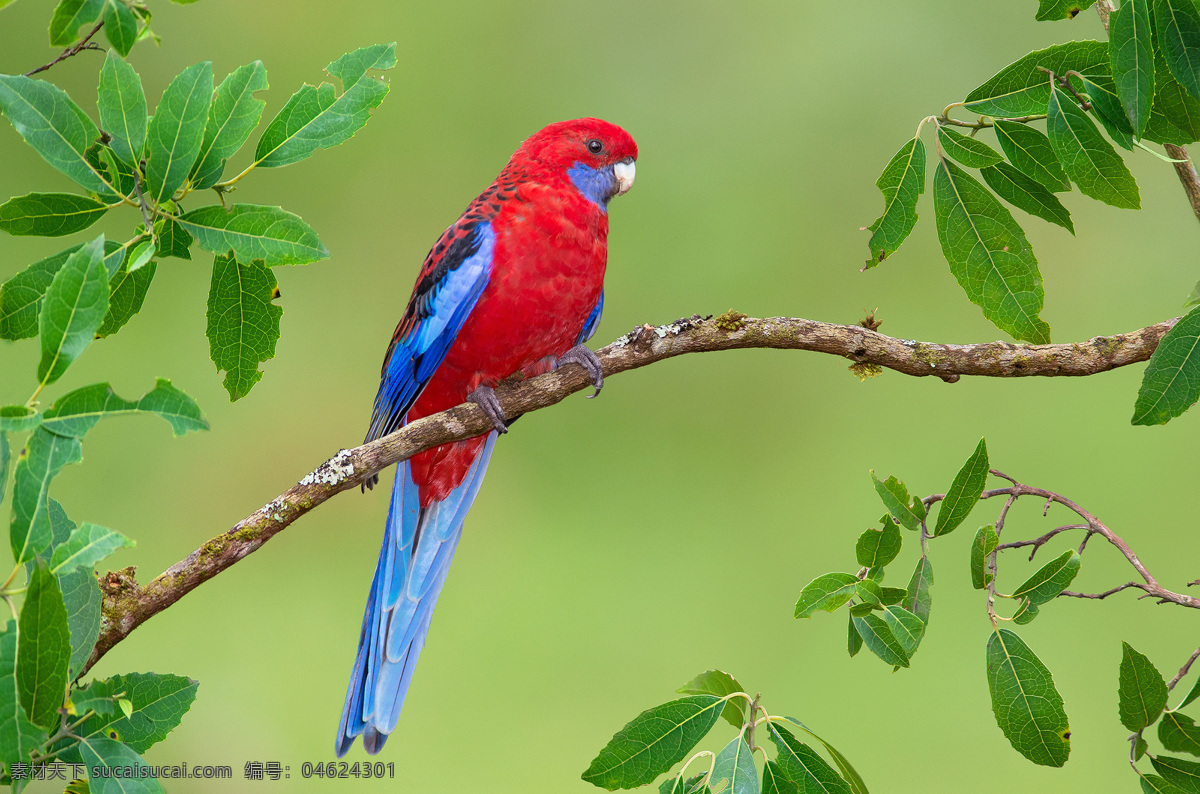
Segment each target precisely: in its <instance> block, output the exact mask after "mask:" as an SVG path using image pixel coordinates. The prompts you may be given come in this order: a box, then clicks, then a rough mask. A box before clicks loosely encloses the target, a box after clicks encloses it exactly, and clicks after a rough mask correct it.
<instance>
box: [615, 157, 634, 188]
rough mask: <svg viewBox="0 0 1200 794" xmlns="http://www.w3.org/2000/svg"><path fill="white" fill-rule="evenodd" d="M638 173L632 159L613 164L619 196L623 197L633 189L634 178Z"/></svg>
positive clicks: (628, 158)
mask: <svg viewBox="0 0 1200 794" xmlns="http://www.w3.org/2000/svg"><path fill="white" fill-rule="evenodd" d="M636 172H637V166H636V165H635V164H634V162H633V158H632V157H627V158H625V159H624V160H622V161H620V162H619V163H613V176H615V177H616V178H617V195H618V196H620V195H623V194H625V193H627V192H628V191H629V188H631V187H633V178H634V176H635V174H636Z"/></svg>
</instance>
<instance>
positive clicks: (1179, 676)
mask: <svg viewBox="0 0 1200 794" xmlns="http://www.w3.org/2000/svg"><path fill="white" fill-rule="evenodd" d="M1197 659H1200V648H1197V649H1196V650H1194V651H1192V655H1191V656H1189V657H1188V660H1187V661H1186V662H1184V663H1183V667H1180V668H1179V672H1178V673H1176V674H1175V677H1174V678H1172V679H1171V680H1170V682H1168V683H1167V690H1168V691H1170V690H1172V689H1174V688H1175V685H1176V684H1178V683H1179V682H1180V681H1181V680H1183V677H1184V676H1185V675H1187V674H1188V670H1191V669H1192V663H1193V662H1195V661H1196V660H1197Z"/></svg>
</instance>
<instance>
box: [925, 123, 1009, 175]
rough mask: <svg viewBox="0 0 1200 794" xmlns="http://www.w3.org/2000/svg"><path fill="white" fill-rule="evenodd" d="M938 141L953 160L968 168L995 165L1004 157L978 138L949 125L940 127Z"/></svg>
mask: <svg viewBox="0 0 1200 794" xmlns="http://www.w3.org/2000/svg"><path fill="white" fill-rule="evenodd" d="M937 135H938V143H940V144H941V145H942V150H943V151H944V152H945V153H946V156H947V157H949V158H950V159H951V160H955V161H957V162H959V163H962V164H963V165H965V166H967V167H968V168H984V167H986V166H989V165H995V164H996V163H999V162H1001V161H1002V160H1003V159H1004V158H1003V157H1001V156H1000V154H999V153H998V152H997V151H996V150H995V149H993V148H992V147H990V146H988V145H987V144H986V143H984V142H983V141H981V140H979V139H978V138H970V137H968V136H966V135H963V134H961V133H957V132H955V131H954V130H952V129H950V128H949V127H938V131H937Z"/></svg>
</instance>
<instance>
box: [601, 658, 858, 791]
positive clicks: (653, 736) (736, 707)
mask: <svg viewBox="0 0 1200 794" xmlns="http://www.w3.org/2000/svg"><path fill="white" fill-rule="evenodd" d="M678 692H679V693H680V694H683V695H684V697H682V698H678V699H676V700H672V701H670V702H667V703H663V704H662V705H659V706H655V707H654V708H650V709H647V710H646V711H643V712H642V713H641V714H639V715H638V716H636V717H634V718H633V720H632V721H630V723H629V724H628V725H626V726H625V727H624V728H622V729H621V730H620V731H618V732H617V734H616V735H615V736H613V738H612V739H611V740H609V742H608V744H607V745H605V746H604V748H603V749H602V750H601V751H600V753H599V755H597V756H596V758H595V760H593V761H592V763H591V766H589V767H588V769H587V771H585V772H584V773H583V779H584V780H586V781H587V782H589V783H591V784H593V785H595V786H599V787H600V788H604V789H608V790H609V791H615V790H617V789H629V788H636V787H638V786H643V785H646V784H648V783H652V782H653V781H654V780H655V779H656V778H657V777H658V776H659V775H662V774H664V773H667V772H669V771H670V770H671V769H672V767H674V766H675V765H676V764H679V763H680V762H683V764H682V765H681V766H679V768H678V770H677V771H675V772H674V773H672V774H669V775H668V776H667V778H666V779H665V780H663V781H662V783H661V784H660V785H659V791H660V792H662V794H692V793H693V792H694V793H696V794H701V793H703V794H708V793H709V792H727V793H728V794H800V792H817V791H819V792H826V793H827V794H867V786H866V784H865V783H864V782H863V779H862V777H861V776H859V774H858V772H856V771H855V769H854V767H853V766H852V765H851V764H850V762H849V761H848V760H847V759H846V757H845V756H844V755H842V754H841V753H840V752H838V750H837V749H836V748H834V747H833V746H832V745H830V744H829V743H828V742H826V741H825V740H824V739H822V738H821V737H820V736H818V735H817V734H815V733H813V732H812V731H811V730H809V728H808V727H807V726H805V725H804V724H803V723H801V722H800V721H798V720H795V719H792V718H791V717H782V716H776V715H770V714H768V713H767V712H766V710H765V709H764V708H763V707H762V706H760V705H759V700H760V697H758V696H755V697H751V696H750V695H749V694H747V693H746V691H745V690H744V688H743V687H742V685H741V684H740V683H738V682H737V680H736V679H734V678H733V676H731V675H729V674H728V673H725V672H723V671H721V670H708V671H706V672H704V673H701V674H700V675H698V676H696V677H695V678H693V679H692V680H691V681H689V682H688V683H686V684H684V685H683V686H682V687H680V688H679V690H678ZM722 717H724V718H725V720H726V721H727V722H729V723H730V724H731V725H732V726H733V727H735V728H737V729H738V734H737V735H736V736H734V737H733V739H731V740H730V741H729V743H728V744H726V745H725V746H724V747H723V748H722V749H721V750H720V751H718V752H716V753H714V752H712V751H710V750H701V751H700V752H696V753H693V752H692V751H693V750H694V749H695V748H696V746H697V745H698V744H699V743H700V741H701V740H703V739H704V737H705V736H707V735H708V733H709V731H711V730H712V728H713V727H714V726H715V725H716V724H717V722H718V721H719V720H720V719H721V718H722ZM785 725H791V726H792V727H793V728H797V729H799V731H800V732H803V733H805V734H807V735H808V736H810V737H812V739H813V740H815V741H816V742H817V743H818V744H819V745H821V747H822V748H824V750H825V752H826V753H827V754H828V755H829V758H830V759H832V761H833V763H832V764H831V763H830V762H829V761H827V760H825V758H824V757H822V756H821V755H820V754H819V753H817V752H816V751H815V750H813V749H812V747H810V746H809V745H807V744H805V743H804V742H802V741H800V740H799V739H798V738H796V736H795V735H794V734H793V733H792V732H791V731H790V730H788V728H786V727H785ZM762 730H765V731H766V732H767V735H768V737H769V738H770V740H771V743H772V744H773V745H774V746H775V757H774V759H770V758H768V756H767V751H766V748H764V747H762V746H759V745H757V744H755V733H756V731H762ZM759 735H761V734H759ZM755 753H758V755H759V759H760V760H761V767H762V770H761V772H760V771H759V764H758V761H756V759H755ZM685 759H686V761H685ZM696 762H701V763H700V764H699V766H700V767H701V768H702V769H703V768H704V767H705V763H704V762H707V768H706V769H704V770H703V771H701V772H700V773H699V774H694V775H689V774H688V772H689V770H690V769H691V768H692V766H693V764H695V763H696ZM835 767H836V768H835Z"/></svg>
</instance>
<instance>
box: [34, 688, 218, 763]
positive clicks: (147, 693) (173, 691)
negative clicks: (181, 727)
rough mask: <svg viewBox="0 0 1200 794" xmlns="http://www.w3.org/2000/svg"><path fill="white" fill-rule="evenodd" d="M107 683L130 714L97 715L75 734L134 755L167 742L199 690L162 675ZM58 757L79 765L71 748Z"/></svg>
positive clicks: (76, 754) (74, 750)
mask: <svg viewBox="0 0 1200 794" xmlns="http://www.w3.org/2000/svg"><path fill="white" fill-rule="evenodd" d="M110 680H111V681H112V685H113V691H114V692H124V693H125V697H126V698H127V699H129V701H130V702H131V703H132V704H133V713H132V714H131V715H129V716H125V715H124V714H123V713H121V712H119V711H118V712H114V713H113V714H108V715H105V714H97V715H95V716H93V717H91V718H90V719H88V720H87V721H86V722H84V723H83V724H82V725H81V726H80V727H79V728H78V729H76V731H75V733H76V734H77V735H78V736H81V737H84V738H87V739H95V738H109V739H116V740H117V741H121V742H124V743H125V744H127V745H129V746H130V747H131V748H133V750H134V752H138V753H144V752H146V750H148V749H150V747H151V746H153V745H154V744H156V743H157V742H160V741H162V740H163V739H165V738H167V734H168V733H170V732H171V731H172V730H174V728H175V726H177V725H178V724H179V722H180V720H182V719H183V715H184V714H186V713H187V711H188V709H189V708H191V706H192V701H194V700H195V699H196V687H197V686H199V684H198V683H197V682H195V681H193V680H192V679H190V678H184V677H183V676H178V675H170V674H162V673H127V674H124V675H117V676H113V677H112V679H110ZM67 744H69V741H68V742H64V743H63V744H62V745H56V749H58V748H60V747H63V746H65V745H67ZM60 757H61V759H62V760H63V761H64V762H66V763H79V761H78V758H79V753H78V751H77V750H76V749H75V748H70V749H67V750H66V751H65V752H63V753H61V754H60Z"/></svg>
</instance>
